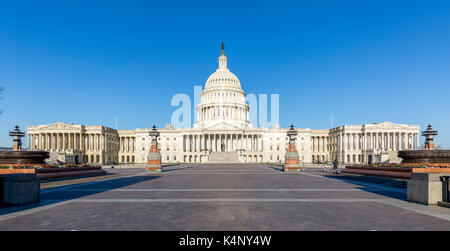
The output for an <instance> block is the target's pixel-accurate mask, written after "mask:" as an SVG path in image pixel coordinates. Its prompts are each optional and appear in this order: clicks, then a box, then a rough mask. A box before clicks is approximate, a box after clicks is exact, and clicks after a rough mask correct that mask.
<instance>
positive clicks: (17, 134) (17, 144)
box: [9, 125, 25, 151]
mask: <svg viewBox="0 0 450 251" xmlns="http://www.w3.org/2000/svg"><path fill="white" fill-rule="evenodd" d="M9 136H11V137H13V145H12V148H13V151H21V150H22V137H24V136H25V133H23V132H21V131H20V130H19V126H18V125H16V129H15V130H14V131H10V132H9Z"/></svg>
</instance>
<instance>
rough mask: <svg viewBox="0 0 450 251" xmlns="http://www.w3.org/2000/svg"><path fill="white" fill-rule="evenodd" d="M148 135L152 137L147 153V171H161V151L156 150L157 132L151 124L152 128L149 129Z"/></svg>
mask: <svg viewBox="0 0 450 251" xmlns="http://www.w3.org/2000/svg"><path fill="white" fill-rule="evenodd" d="M149 134H150V137H152V142H151V147H150V152H149V154H148V163H147V164H148V166H147V171H151V172H161V171H162V165H161V153H160V152H159V150H158V137H159V132H158V131H157V130H156V126H155V125H153V128H152V130H151V131H150V133H149Z"/></svg>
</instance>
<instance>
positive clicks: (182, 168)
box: [162, 166, 193, 173]
mask: <svg viewBox="0 0 450 251" xmlns="http://www.w3.org/2000/svg"><path fill="white" fill-rule="evenodd" d="M189 168H193V166H185V167H180V168H173V169H164V167H163V170H162V172H163V173H165V172H172V171H178V170H184V169H189Z"/></svg>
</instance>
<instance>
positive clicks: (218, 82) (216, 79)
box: [205, 45, 242, 91]
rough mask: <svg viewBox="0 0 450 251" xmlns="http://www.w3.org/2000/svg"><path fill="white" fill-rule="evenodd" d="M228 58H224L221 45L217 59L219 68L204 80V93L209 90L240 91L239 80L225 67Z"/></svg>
mask: <svg viewBox="0 0 450 251" xmlns="http://www.w3.org/2000/svg"><path fill="white" fill-rule="evenodd" d="M227 61H228V58H227V57H226V56H225V53H224V48H223V45H222V54H221V55H220V57H219V67H218V68H217V70H216V72H214V73H213V74H211V75H210V76H209V78H208V80H206V84H205V91H207V90H211V89H223V88H227V89H228V88H230V89H236V90H238V91H242V88H241V83H240V82H239V79H238V78H237V77H236V75H234V74H233V73H232V72H231V71H230V70H229V69H228V67H227Z"/></svg>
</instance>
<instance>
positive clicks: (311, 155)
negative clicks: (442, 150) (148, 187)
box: [27, 47, 420, 164]
mask: <svg viewBox="0 0 450 251" xmlns="http://www.w3.org/2000/svg"><path fill="white" fill-rule="evenodd" d="M227 61H228V58H227V57H226V56H225V53H224V50H223V47H222V53H221V55H220V57H219V66H218V68H217V70H216V71H215V72H214V73H213V74H211V76H209V78H208V79H207V81H206V84H205V88H204V89H203V91H202V93H201V96H200V97H201V101H200V104H199V105H198V106H197V107H196V112H197V121H196V122H195V123H194V126H193V127H192V128H185V129H175V128H173V126H171V125H167V126H166V127H165V128H161V129H159V131H160V133H161V134H160V138H159V141H158V142H159V148H160V151H161V155H162V157H163V162H165V163H176V162H189V163H194V162H195V163H204V162H252V163H254V162H284V155H285V153H286V150H287V146H288V138H287V136H286V133H287V131H288V128H280V127H279V126H274V127H272V128H269V129H268V128H257V127H255V126H253V125H252V124H251V123H250V122H249V112H250V111H249V106H248V105H247V104H246V102H245V100H246V99H245V97H246V95H245V93H244V91H243V90H242V88H241V83H240V81H239V79H238V78H237V77H236V75H235V74H233V73H232V72H231V71H230V70H229V69H228V65H227ZM150 130H151V128H144V129H141V128H138V129H136V130H115V129H112V128H109V127H106V126H85V125H73V124H66V123H55V124H51V125H39V126H28V127H27V133H28V144H29V148H30V150H46V151H50V154H51V157H50V158H51V159H54V160H59V161H63V162H75V163H95V164H110V163H146V162H147V155H148V152H149V148H150V142H151V140H150V136H149V132H150ZM419 131H420V128H419V126H418V125H405V124H395V123H391V122H383V123H373V124H364V125H344V126H339V127H336V128H332V129H324V130H312V129H309V128H301V129H297V132H298V137H297V141H296V144H297V149H298V151H299V156H300V162H301V163H330V162H332V161H333V160H338V161H339V162H341V163H373V162H385V161H391V162H398V161H399V159H398V158H397V151H398V150H403V149H414V148H418V147H419Z"/></svg>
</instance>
